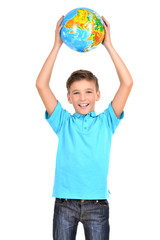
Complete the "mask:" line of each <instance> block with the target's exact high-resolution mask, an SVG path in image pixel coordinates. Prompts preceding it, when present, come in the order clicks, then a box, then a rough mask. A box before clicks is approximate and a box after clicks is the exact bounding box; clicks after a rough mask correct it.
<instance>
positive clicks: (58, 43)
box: [54, 16, 64, 48]
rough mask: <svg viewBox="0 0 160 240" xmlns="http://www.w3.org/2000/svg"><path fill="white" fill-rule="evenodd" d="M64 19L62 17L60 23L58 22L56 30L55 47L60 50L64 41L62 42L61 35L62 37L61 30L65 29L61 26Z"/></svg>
mask: <svg viewBox="0 0 160 240" xmlns="http://www.w3.org/2000/svg"><path fill="white" fill-rule="evenodd" d="M63 18H64V16H62V17H61V18H60V19H59V21H58V22H57V25H56V30H55V42H54V46H55V47H58V48H60V47H61V45H62V43H63V41H62V38H61V35H60V31H61V28H62V27H63V25H61V23H62V21H63Z"/></svg>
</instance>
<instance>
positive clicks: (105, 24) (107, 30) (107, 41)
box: [102, 16, 112, 48]
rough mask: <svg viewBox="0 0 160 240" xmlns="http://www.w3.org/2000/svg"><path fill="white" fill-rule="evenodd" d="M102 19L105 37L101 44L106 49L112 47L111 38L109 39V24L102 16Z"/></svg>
mask: <svg viewBox="0 0 160 240" xmlns="http://www.w3.org/2000/svg"><path fill="white" fill-rule="evenodd" d="M102 19H103V21H104V24H103V26H104V29H105V37H104V40H103V42H102V44H103V45H104V46H105V47H106V48H108V47H110V46H112V43H111V37H110V24H109V22H108V21H107V20H106V19H105V18H104V17H103V16H102Z"/></svg>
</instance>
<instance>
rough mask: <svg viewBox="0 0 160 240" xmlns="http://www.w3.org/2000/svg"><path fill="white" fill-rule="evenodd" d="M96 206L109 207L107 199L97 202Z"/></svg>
mask: <svg viewBox="0 0 160 240" xmlns="http://www.w3.org/2000/svg"><path fill="white" fill-rule="evenodd" d="M97 205H98V206H99V207H101V208H106V207H109V203H108V200H107V199H104V200H98V203H97Z"/></svg>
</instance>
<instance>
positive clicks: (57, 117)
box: [45, 101, 70, 135]
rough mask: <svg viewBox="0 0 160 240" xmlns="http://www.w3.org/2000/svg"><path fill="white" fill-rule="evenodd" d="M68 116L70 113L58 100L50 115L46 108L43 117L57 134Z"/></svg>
mask: <svg viewBox="0 0 160 240" xmlns="http://www.w3.org/2000/svg"><path fill="white" fill-rule="evenodd" d="M69 116H70V113H69V112H68V111H66V110H65V109H63V108H62V105H61V104H60V102H59V101H57V105H56V108H55V109H54V111H53V113H52V115H51V116H50V115H49V114H48V112H47V110H46V111H45V119H46V120H47V122H48V123H49V125H50V126H51V127H52V129H53V131H54V132H55V133H56V134H57V135H58V134H59V132H60V130H61V128H62V126H63V124H64V123H65V121H66V120H67V118H68V117H69Z"/></svg>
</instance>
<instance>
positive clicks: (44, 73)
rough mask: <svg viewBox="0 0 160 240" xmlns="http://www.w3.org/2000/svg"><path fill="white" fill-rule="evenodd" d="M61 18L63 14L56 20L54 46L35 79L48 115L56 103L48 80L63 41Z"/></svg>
mask: <svg viewBox="0 0 160 240" xmlns="http://www.w3.org/2000/svg"><path fill="white" fill-rule="evenodd" d="M62 20H63V16H62V17H61V18H60V19H59V21H58V22H57V26H56V30H55V42H54V46H53V48H52V50H51V52H50V54H49V56H48V58H47V59H46V61H45V63H44V65H43V67H42V69H41V71H40V73H39V75H38V77H37V80H36V88H37V90H38V93H39V95H40V97H41V99H42V101H43V103H44V105H45V108H46V110H47V112H48V114H49V115H50V116H51V114H52V113H53V111H54V109H55V108H56V105H57V99H56V97H55V95H54V94H53V92H52V91H51V89H50V87H49V82H50V78H51V74H52V70H53V66H54V63H55V61H56V58H57V55H58V52H59V50H60V47H61V46H62V43H63V41H62V39H61V36H60V30H61V28H62V25H61V22H62Z"/></svg>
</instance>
